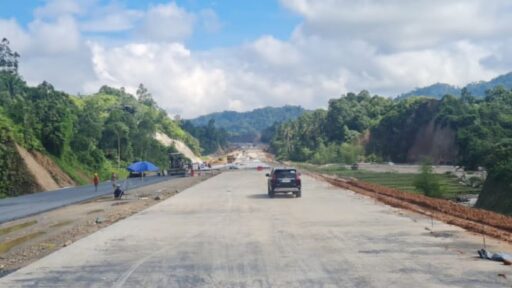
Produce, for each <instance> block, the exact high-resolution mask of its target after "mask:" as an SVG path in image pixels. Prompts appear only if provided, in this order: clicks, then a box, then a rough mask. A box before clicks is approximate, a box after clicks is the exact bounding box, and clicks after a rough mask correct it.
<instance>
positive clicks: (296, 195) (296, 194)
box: [295, 190, 302, 198]
mask: <svg viewBox="0 0 512 288" xmlns="http://www.w3.org/2000/svg"><path fill="white" fill-rule="evenodd" d="M295 197H297V198H300V197H302V191H300V190H299V191H297V192H295Z"/></svg>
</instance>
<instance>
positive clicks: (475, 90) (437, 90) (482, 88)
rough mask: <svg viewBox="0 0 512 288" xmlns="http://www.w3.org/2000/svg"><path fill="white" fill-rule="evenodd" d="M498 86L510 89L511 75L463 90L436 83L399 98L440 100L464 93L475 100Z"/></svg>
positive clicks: (468, 86) (477, 83) (471, 85)
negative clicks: (422, 97) (418, 97)
mask: <svg viewBox="0 0 512 288" xmlns="http://www.w3.org/2000/svg"><path fill="white" fill-rule="evenodd" d="M498 86H502V87H504V88H506V89H512V73H508V74H504V75H500V76H498V77H496V78H494V79H492V80H490V81H480V82H475V83H470V84H468V85H466V86H464V87H463V88H459V87H456V86H452V85H449V84H445V83H436V84H433V85H430V86H427V87H423V88H417V89H414V90H413V91H410V92H407V93H404V94H402V95H400V96H399V98H401V99H405V98H409V97H414V96H429V97H434V98H437V99H441V98H443V97H444V96H445V95H453V96H461V95H462V94H464V93H469V94H471V95H473V96H475V97H477V98H484V97H485V96H486V93H487V91H488V90H491V89H493V88H495V87H498Z"/></svg>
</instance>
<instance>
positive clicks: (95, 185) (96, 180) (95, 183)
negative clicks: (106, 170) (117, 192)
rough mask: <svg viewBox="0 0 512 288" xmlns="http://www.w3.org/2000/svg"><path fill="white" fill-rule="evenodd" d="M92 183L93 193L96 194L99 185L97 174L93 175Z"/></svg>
mask: <svg viewBox="0 0 512 288" xmlns="http://www.w3.org/2000/svg"><path fill="white" fill-rule="evenodd" d="M92 183H94V191H95V192H98V184H100V177H98V173H94V177H93V178H92Z"/></svg>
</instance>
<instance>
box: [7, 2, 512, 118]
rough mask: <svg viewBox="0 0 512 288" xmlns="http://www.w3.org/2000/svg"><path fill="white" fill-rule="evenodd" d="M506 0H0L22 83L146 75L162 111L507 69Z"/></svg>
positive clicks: (401, 87)
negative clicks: (19, 56) (23, 81)
mask: <svg viewBox="0 0 512 288" xmlns="http://www.w3.org/2000/svg"><path fill="white" fill-rule="evenodd" d="M511 11H512V3H511V2H510V0H493V1H486V0H450V1H445V0H415V1H405V0H387V1H382V0H365V1H361V0H321V1H320V0H274V1H271V0H208V1H207V0H204V1H201V0H176V1H174V0H153V1H149V2H148V1H141V0H32V1H30V0H18V1H15V0H0V37H7V38H8V39H9V40H10V42H11V46H12V48H13V49H14V50H15V51H17V52H19V53H20V54H21V58H20V73H21V75H22V76H23V78H24V79H25V80H26V81H27V82H28V83H29V84H30V85H37V84H38V83H40V82H42V81H49V82H50V83H52V84H53V85H54V86H55V87H56V88H57V89H61V90H64V91H66V92H69V93H73V94H76V93H81V94H90V93H94V92H96V91H98V89H99V87H101V86H102V85H110V86H114V87H125V88H126V89H127V91H129V92H130V91H131V92H134V91H135V90H136V87H137V86H138V85H139V83H143V84H144V85H145V86H146V87H148V89H149V90H150V92H151V93H152V94H153V96H154V98H155V100H156V101H157V102H158V103H159V105H161V106H162V107H163V108H164V109H166V110H167V111H168V112H169V113H170V114H180V115H182V116H183V117H194V116H198V115H201V114H205V113H210V112H215V111H221V110H236V111H246V110H251V109H254V108H259V107H263V106H282V105H301V106H304V107H306V108H308V109H315V108H319V107H325V106H326V105H327V103H328V100H329V99H331V98H335V97H339V96H340V95H343V94H346V93H347V92H359V91H361V90H363V89H364V90H369V91H370V92H371V93H372V94H379V95H382V96H389V97H393V96H397V95H399V94H401V93H403V92H407V91H410V90H412V89H414V88H415V87H422V86H427V85H430V84H433V83H436V82H442V83H449V84H453V85H459V86H461V85H465V84H466V83H468V82H473V81H480V80H489V79H491V78H493V77H496V76H498V75H500V74H503V73H507V72H510V71H512V38H510V36H509V35H512V20H511V19H512V12H511Z"/></svg>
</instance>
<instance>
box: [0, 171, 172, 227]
mask: <svg viewBox="0 0 512 288" xmlns="http://www.w3.org/2000/svg"><path fill="white" fill-rule="evenodd" d="M169 179H171V177H170V176H162V177H159V176H148V177H145V178H144V179H143V180H141V179H140V178H130V179H127V180H121V181H120V184H121V185H122V187H123V189H125V190H127V191H129V190H131V189H134V188H137V187H142V186H146V185H151V184H154V183H158V182H161V181H165V180H169ZM113 191H114V190H113V188H112V183H111V182H110V181H108V182H102V183H100V184H99V185H98V190H97V191H96V190H95V188H94V185H85V186H78V187H70V188H64V189H59V190H54V191H47V192H39V193H33V194H27V195H23V196H18V197H12V198H5V199H0V224H1V223H4V222H8V221H12V220H16V219H19V218H23V217H27V216H31V215H35V214H39V213H42V212H45V211H49V210H52V209H56V208H59V207H63V206H66V205H71V204H75V203H79V202H82V201H86V200H90V199H93V198H96V197H98V196H103V195H107V194H113Z"/></svg>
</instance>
